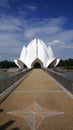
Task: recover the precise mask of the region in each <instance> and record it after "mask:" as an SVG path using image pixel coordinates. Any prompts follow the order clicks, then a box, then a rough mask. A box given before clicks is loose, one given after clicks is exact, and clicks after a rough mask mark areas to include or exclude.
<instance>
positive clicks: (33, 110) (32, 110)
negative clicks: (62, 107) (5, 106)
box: [7, 103, 64, 130]
mask: <svg viewBox="0 0 73 130" xmlns="http://www.w3.org/2000/svg"><path fill="white" fill-rule="evenodd" d="M7 113H8V114H11V115H15V116H19V117H22V118H24V119H25V120H26V122H27V124H28V125H29V127H30V128H31V130H36V129H37V128H38V127H39V125H40V124H41V122H42V121H43V120H44V119H45V118H47V117H48V118H49V117H52V116H57V115H60V114H64V112H56V111H52V110H49V109H45V108H43V107H41V106H40V105H39V104H37V103H33V104H32V105H30V106H29V107H27V109H24V110H17V111H11V112H7Z"/></svg>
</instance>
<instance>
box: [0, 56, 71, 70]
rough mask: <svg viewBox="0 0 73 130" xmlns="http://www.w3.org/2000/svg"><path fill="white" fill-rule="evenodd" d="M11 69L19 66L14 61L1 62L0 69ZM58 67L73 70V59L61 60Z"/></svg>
mask: <svg viewBox="0 0 73 130" xmlns="http://www.w3.org/2000/svg"><path fill="white" fill-rule="evenodd" d="M10 67H17V65H16V64H15V63H14V62H12V61H7V60H4V61H0V68H10ZM58 67H64V68H70V69H73V59H72V58H69V59H67V60H62V59H61V60H60V62H59V64H58Z"/></svg>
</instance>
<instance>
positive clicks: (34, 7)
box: [0, 0, 73, 61]
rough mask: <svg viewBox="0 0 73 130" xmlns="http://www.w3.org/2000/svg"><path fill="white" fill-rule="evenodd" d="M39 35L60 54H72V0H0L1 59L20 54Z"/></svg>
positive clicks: (69, 56)
mask: <svg viewBox="0 0 73 130" xmlns="http://www.w3.org/2000/svg"><path fill="white" fill-rule="evenodd" d="M36 35H37V37H38V38H40V39H42V40H43V41H44V42H45V43H46V45H47V46H48V45H50V46H51V47H52V49H53V51H54V56H56V57H57V58H61V59H68V58H73V0H43V1H42V0H29V1H28V0H0V61H1V60H13V59H16V58H18V57H19V56H20V53H21V50H22V47H23V46H24V45H25V46H27V45H28V43H29V42H30V41H31V40H32V39H33V38H35V37H36Z"/></svg>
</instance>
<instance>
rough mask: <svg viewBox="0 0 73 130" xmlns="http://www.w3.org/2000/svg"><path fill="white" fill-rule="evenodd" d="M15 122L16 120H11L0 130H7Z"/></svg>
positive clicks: (0, 127)
mask: <svg viewBox="0 0 73 130" xmlns="http://www.w3.org/2000/svg"><path fill="white" fill-rule="evenodd" d="M14 122H15V121H14V120H9V121H7V122H6V123H4V124H3V125H1V126H0V130H6V129H7V128H8V127H9V126H10V125H12V124H13V123H14Z"/></svg>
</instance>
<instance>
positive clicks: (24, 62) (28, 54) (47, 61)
mask: <svg viewBox="0 0 73 130" xmlns="http://www.w3.org/2000/svg"><path fill="white" fill-rule="evenodd" d="M14 61H15V63H16V65H17V66H18V67H19V68H20V69H23V68H24V67H27V68H48V67H55V66H57V65H58V63H59V61H60V59H57V58H56V57H54V55H53V51H52V49H51V47H50V46H48V47H47V46H46V45H45V43H44V42H43V41H42V40H41V39H34V40H32V41H31V42H30V43H29V45H28V46H27V48H25V46H24V47H23V49H22V51H21V55H20V58H18V59H16V60H14Z"/></svg>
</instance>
